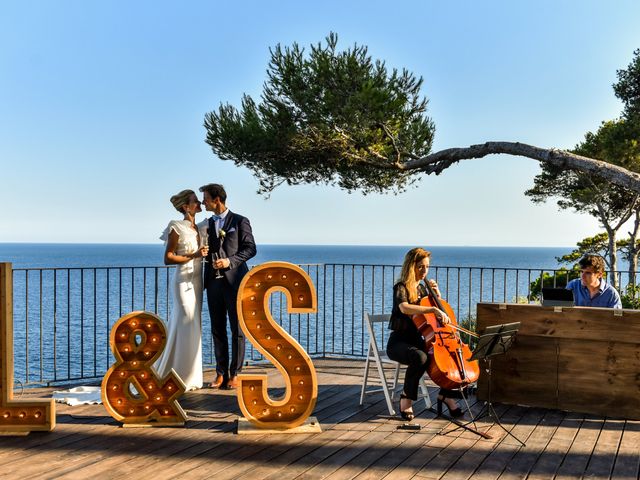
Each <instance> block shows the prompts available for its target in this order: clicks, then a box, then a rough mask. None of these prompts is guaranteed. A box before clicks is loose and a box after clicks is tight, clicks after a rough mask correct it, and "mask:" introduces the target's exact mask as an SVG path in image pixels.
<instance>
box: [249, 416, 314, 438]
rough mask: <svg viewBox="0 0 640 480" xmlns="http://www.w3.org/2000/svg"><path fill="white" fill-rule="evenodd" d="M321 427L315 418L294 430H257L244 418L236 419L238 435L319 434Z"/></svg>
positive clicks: (308, 419) (309, 419)
mask: <svg viewBox="0 0 640 480" xmlns="http://www.w3.org/2000/svg"><path fill="white" fill-rule="evenodd" d="M320 432H322V427H321V426H320V423H318V419H317V418H316V417H309V418H307V419H306V420H305V422H304V423H303V424H302V425H299V426H297V427H294V428H258V427H256V426H255V425H254V424H253V423H251V422H250V421H249V420H247V419H246V418H244V417H238V435H252V434H253V435H261V434H265V433H320Z"/></svg>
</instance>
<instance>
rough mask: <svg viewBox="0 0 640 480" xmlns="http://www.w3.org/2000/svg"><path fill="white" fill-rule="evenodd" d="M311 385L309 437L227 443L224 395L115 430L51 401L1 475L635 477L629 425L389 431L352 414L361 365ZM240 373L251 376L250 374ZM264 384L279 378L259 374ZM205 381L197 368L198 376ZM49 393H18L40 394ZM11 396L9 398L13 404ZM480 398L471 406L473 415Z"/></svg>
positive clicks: (541, 421) (529, 414) (513, 421)
mask: <svg viewBox="0 0 640 480" xmlns="http://www.w3.org/2000/svg"><path fill="white" fill-rule="evenodd" d="M315 365H316V369H317V371H318V378H319V382H320V388H319V396H318V404H317V406H316V409H315V411H314V413H313V415H314V416H316V417H317V418H318V420H319V421H320V423H321V425H322V429H323V431H322V433H317V434H295V435H294V434H274V435H264V434H261V435H238V434H236V419H237V417H238V415H239V413H240V410H239V408H238V404H237V401H236V397H235V394H234V392H233V391H220V390H212V389H203V390H200V391H196V392H191V393H188V394H186V395H185V397H183V399H182V400H181V402H180V403H181V405H182V406H183V408H184V409H185V410H186V411H187V413H188V414H189V417H190V420H189V422H188V423H187V426H186V428H135V429H134V428H120V427H119V426H118V424H117V423H116V422H115V421H113V419H112V418H111V417H109V416H108V415H107V413H106V411H105V410H104V408H103V407H102V406H101V405H92V406H78V407H69V406H66V405H61V404H58V405H57V408H58V409H57V412H58V415H57V426H56V429H55V430H54V431H53V432H50V433H42V432H33V433H31V434H30V435H28V436H26V437H0V475H1V476H3V477H7V478H31V477H34V478H78V479H87V478H124V477H126V476H129V477H130V478H131V480H134V479H135V480H138V479H146V478H148V479H153V480H160V479H168V478H179V477H183V478H190V479H191V478H215V479H216V480H222V479H231V478H239V477H244V476H246V477H248V478H250V479H251V480H257V479H263V478H269V479H277V480H285V479H293V478H305V479H320V478H330V479H348V478H358V479H378V478H394V479H395V478H398V479H408V478H415V479H438V478H455V479H464V478H473V479H496V478H501V479H512V478H530V479H539V478H559V479H564V478H616V479H618V478H620V479H625V478H629V479H631V478H633V479H636V478H638V475H639V469H640V422H638V421H624V420H617V419H615V418H603V417H597V416H592V415H582V414H575V413H566V412H560V411H554V410H545V409H541V408H526V407H519V406H506V405H496V411H497V412H498V414H499V415H500V416H501V419H502V422H503V424H504V425H505V427H507V428H508V429H509V430H510V431H511V432H512V433H513V434H514V435H515V436H517V437H518V438H520V439H521V440H523V441H525V442H526V447H521V446H520V445H519V444H518V442H516V441H515V440H514V439H512V438H511V437H510V436H508V435H506V434H505V433H504V431H502V429H501V428H499V426H497V425H493V426H491V425H490V424H488V423H487V422H486V421H485V422H483V421H480V422H478V427H479V428H480V429H481V430H487V429H488V431H489V433H490V434H491V435H493V437H494V438H493V439H491V440H487V439H484V438H481V437H479V436H477V435H474V434H473V433H470V432H467V431H464V430H460V429H458V430H455V431H450V430H452V427H451V425H452V424H450V423H449V422H448V421H447V420H445V419H442V418H437V417H436V416H435V415H434V414H433V413H432V412H430V411H425V410H423V411H420V410H417V411H418V412H419V414H418V416H417V417H416V421H417V423H419V424H420V425H421V427H422V428H421V430H420V431H417V432H409V431H406V430H398V429H397V426H398V425H400V424H401V422H400V421H399V420H398V419H397V418H392V417H389V416H388V413H387V410H386V405H385V403H384V399H383V396H382V394H379V395H373V396H370V397H369V398H368V401H367V403H366V404H365V405H364V406H363V407H360V406H358V401H359V394H360V375H361V371H362V367H363V363H362V362H360V361H348V360H322V361H316V362H315ZM249 370H251V371H256V370H261V371H262V370H263V369H256V368H251V369H249ZM269 374H270V376H271V377H272V381H273V383H270V385H272V384H273V385H275V384H276V383H275V382H277V381H278V380H279V376H278V374H277V372H276V371H275V369H273V368H270V369H269ZM211 376H212V374H211V373H210V372H208V374H207V378H206V379H207V380H211V378H210V377H211ZM49 392H50V389H39V390H36V391H28V392H27V393H26V394H25V396H29V397H32V396H47V395H48V394H49ZM16 398H18V396H16ZM481 407H482V405H481V404H480V402H478V403H474V402H472V409H473V410H474V411H476V412H477V411H479V410H480V409H481Z"/></svg>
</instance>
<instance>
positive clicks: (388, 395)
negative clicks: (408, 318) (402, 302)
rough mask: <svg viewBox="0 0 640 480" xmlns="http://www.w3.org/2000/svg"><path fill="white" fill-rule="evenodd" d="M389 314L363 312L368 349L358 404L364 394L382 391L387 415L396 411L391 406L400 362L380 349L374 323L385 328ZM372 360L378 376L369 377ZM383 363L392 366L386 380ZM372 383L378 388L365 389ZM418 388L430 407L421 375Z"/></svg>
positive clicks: (427, 391)
mask: <svg viewBox="0 0 640 480" xmlns="http://www.w3.org/2000/svg"><path fill="white" fill-rule="evenodd" d="M390 317H391V315H388V314H385V315H369V312H365V313H364V319H365V322H364V323H365V325H366V326H367V330H368V332H369V349H368V352H367V359H366V361H365V364H364V375H363V376H362V389H361V390H360V405H362V404H363V403H364V396H365V395H369V394H371V393H378V392H382V393H383V394H384V399H385V401H386V402H387V408H388V409H389V415H395V414H396V411H395V409H394V408H393V400H394V398H395V395H396V393H397V390H398V377H399V376H400V364H399V363H398V362H396V361H394V360H391V359H390V358H389V357H387V353H386V351H385V350H382V351H380V348H379V347H378V343H377V340H376V333H375V325H376V324H382V328H386V325H387V323H389V318H390ZM372 362H374V363H375V365H376V369H377V371H378V378H377V379H376V378H371V381H370V379H369V376H370V371H371V363H372ZM385 365H388V366H392V367H394V370H393V380H387V376H386V374H385V371H384V367H385ZM371 383H373V384H374V385H379V387H378V388H373V389H371V388H370V389H367V385H368V384H371ZM420 390H421V391H422V394H421V395H420V397H422V398H424V404H425V407H426V408H431V398H429V390H428V389H427V384H426V380H425V378H424V377H422V382H420Z"/></svg>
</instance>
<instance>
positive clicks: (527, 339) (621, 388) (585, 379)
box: [477, 303, 640, 419]
mask: <svg viewBox="0 0 640 480" xmlns="http://www.w3.org/2000/svg"><path fill="white" fill-rule="evenodd" d="M477 312H478V313H477V319H478V332H482V331H483V329H484V328H486V327H487V326H490V325H498V324H504V323H512V322H521V326H520V329H519V331H518V334H517V335H516V337H515V340H514V343H513V345H512V346H511V348H510V349H509V350H508V351H507V352H506V353H505V354H503V355H496V356H493V357H491V359H492V362H491V366H492V368H491V370H492V374H491V401H492V402H501V403H508V404H519V405H528V406H535V407H546V408H554V409H560V410H568V411H573V412H583V413H593V414H597V415H603V416H609V417H619V418H620V417H621V418H627V419H640V310H620V309H608V308H589V307H570V308H567V307H541V306H539V305H520V304H499V303H479V304H478V309H477ZM486 366H487V364H486V362H482V361H481V365H480V367H481V371H482V374H481V376H480V379H479V381H478V398H480V399H482V400H486V399H487V394H488V384H489V378H488V375H487V374H486Z"/></svg>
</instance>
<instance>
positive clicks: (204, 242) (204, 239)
mask: <svg viewBox="0 0 640 480" xmlns="http://www.w3.org/2000/svg"><path fill="white" fill-rule="evenodd" d="M202 247H207V248H208V247H209V229H208V228H207V229H205V231H204V235H200V248H202ZM207 257H208V255H205V256H204V257H202V261H203V262H204V263H207Z"/></svg>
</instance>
